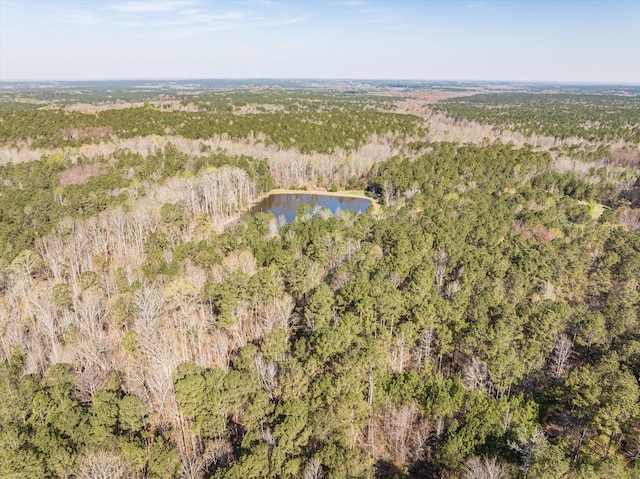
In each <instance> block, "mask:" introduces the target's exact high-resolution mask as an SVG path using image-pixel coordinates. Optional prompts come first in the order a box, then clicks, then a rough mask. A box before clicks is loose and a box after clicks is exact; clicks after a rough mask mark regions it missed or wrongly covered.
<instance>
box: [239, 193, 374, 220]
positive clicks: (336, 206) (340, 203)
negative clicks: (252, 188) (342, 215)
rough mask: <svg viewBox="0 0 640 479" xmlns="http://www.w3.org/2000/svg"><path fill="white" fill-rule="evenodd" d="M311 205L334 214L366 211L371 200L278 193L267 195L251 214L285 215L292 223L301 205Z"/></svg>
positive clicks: (312, 208) (252, 209)
mask: <svg viewBox="0 0 640 479" xmlns="http://www.w3.org/2000/svg"><path fill="white" fill-rule="evenodd" d="M303 204H306V205H309V206H311V210H312V211H313V210H315V207H316V206H317V207H318V208H321V207H323V208H327V209H328V210H329V211H331V213H332V214H334V215H335V214H336V212H337V211H338V210H342V211H344V210H349V211H356V212H360V213H364V212H365V211H366V210H367V208H368V207H369V206H371V200H368V199H366V198H356V197H350V196H333V195H315V194H312V193H276V194H273V195H269V196H267V197H266V198H265V199H264V200H262V201H261V202H260V203H258V204H257V205H255V206H254V207H253V208H251V209H250V210H249V214H252V215H254V214H256V213H258V212H263V213H269V212H271V213H273V214H274V216H275V217H276V218H281V216H284V218H285V220H286V222H287V223H291V222H292V221H293V220H294V219H295V217H296V210H297V209H298V207H299V206H300V205H303Z"/></svg>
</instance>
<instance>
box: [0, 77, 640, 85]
mask: <svg viewBox="0 0 640 479" xmlns="http://www.w3.org/2000/svg"><path fill="white" fill-rule="evenodd" d="M119 81H132V82H144V81H164V82H167V81H179V82H185V81H325V82H329V81H361V82H362V81H404V82H457V83H522V84H542V85H599V86H640V82H629V81H619V80H616V81H594V80H500V79H489V80H487V79H460V78H402V77H397V78H367V77H260V76H256V77H119V78H85V79H78V78H71V79H70V78H65V79H56V78H14V79H2V78H0V83H27V82H31V83H34V82H41V83H44V82H50V83H54V82H58V83H73V82H86V83H90V82H119Z"/></svg>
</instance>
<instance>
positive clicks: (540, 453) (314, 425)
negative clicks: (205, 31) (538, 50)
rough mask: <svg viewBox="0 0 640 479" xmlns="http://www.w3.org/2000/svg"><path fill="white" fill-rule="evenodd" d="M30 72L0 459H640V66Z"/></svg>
mask: <svg viewBox="0 0 640 479" xmlns="http://www.w3.org/2000/svg"><path fill="white" fill-rule="evenodd" d="M30 88H31V87H29V86H28V85H27V86H25V87H24V88H15V89H13V90H8V89H3V90H2V92H1V95H0V477H3V478H4V477H6V478H15V479H18V478H20V479H22V478H78V479H98V478H127V479H141V478H152V479H161V478H162V479H173V478H185V479H204V478H216V479H223V478H243V479H250V478H291V479H320V478H327V479H329V478H336V479H338V478H372V479H373V478H397V479H401V478H410V477H433V478H440V479H452V478H464V479H489V478H492V479H507V478H513V479H521V478H523V479H525V478H526V479H534V478H540V479H562V478H566V479H595V478H600V477H612V478H614V477H615V478H634V477H638V475H640V462H639V461H640V384H639V382H638V381H639V378H640V282H639V278H640V121H639V119H640V113H639V112H640V91H637V89H635V90H634V89H631V90H630V91H624V92H616V91H609V90H607V91H603V90H602V89H598V88H596V89H594V90H589V89H588V88H586V87H575V88H570V87H566V88H565V89H564V90H562V89H561V91H559V92H553V93H551V92H548V91H538V89H537V88H534V87H531V88H529V87H524V86H518V89H517V91H515V92H514V89H513V88H504V89H503V90H497V91H493V90H491V91H488V89H487V86H486V85H481V84H480V85H452V84H442V85H439V86H436V85H433V84H429V85H422V84H410V85H406V84H398V85H395V84H387V83H382V82H381V83H379V84H374V85H372V86H370V87H367V88H365V87H362V86H360V85H356V86H354V85H351V84H346V85H341V84H338V85H335V84H331V85H324V86H323V87H310V86H306V85H299V84H297V83H296V82H292V83H290V84H289V83H285V84H283V85H273V84H259V85H254V84H251V85H247V84H237V85H227V84H212V85H208V86H207V85H204V86H202V85H200V86H199V87H198V88H196V87H193V88H191V87H189V88H188V89H187V88H186V87H185V86H184V85H182V86H181V88H179V89H178V88H175V85H174V87H172V88H174V89H170V88H167V89H163V90H162V91H160V92H159V91H155V90H152V91H140V90H136V89H134V88H130V87H129V86H128V85H112V86H111V87H110V89H109V90H108V92H107V90H104V88H105V87H104V85H94V86H93V87H91V88H89V87H86V89H85V86H83V87H82V88H80V87H77V88H76V87H74V88H71V87H69V88H62V87H61V86H60V85H53V86H51V87H50V88H49V89H46V88H43V87H40V88H38V89H30ZM496 89H497V87H496ZM276 188H282V189H287V190H300V191H304V190H323V191H335V192H340V191H344V190H358V191H360V192H361V193H364V194H366V195H367V196H369V197H370V198H372V199H373V200H375V206H372V207H370V208H369V209H368V210H367V212H366V213H362V214H358V213H355V212H350V211H342V212H338V213H336V214H335V215H333V214H331V213H330V212H328V211H321V212H320V213H319V214H317V215H313V214H310V210H309V209H308V208H299V211H298V214H297V216H296V219H295V221H293V222H291V223H288V224H283V223H282V222H281V221H279V219H278V218H275V217H274V215H273V214H267V213H257V214H255V215H253V216H252V215H249V214H247V211H248V210H249V208H250V207H251V206H252V205H254V204H255V203H256V202H257V201H258V200H259V199H262V198H264V197H265V196H266V195H268V194H269V192H270V191H272V190H274V189H276Z"/></svg>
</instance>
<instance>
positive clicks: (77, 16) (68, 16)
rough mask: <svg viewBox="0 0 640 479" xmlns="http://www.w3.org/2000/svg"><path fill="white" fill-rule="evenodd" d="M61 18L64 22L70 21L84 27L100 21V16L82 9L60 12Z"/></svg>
mask: <svg viewBox="0 0 640 479" xmlns="http://www.w3.org/2000/svg"><path fill="white" fill-rule="evenodd" d="M60 20H61V21H62V22H63V23H70V24H73V25H78V26H82V27H87V26H90V25H95V24H96V23H99V21H100V20H99V17H98V15H96V14H95V13H93V12H88V11H82V10H77V11H76V10H67V11H63V12H61V13H60Z"/></svg>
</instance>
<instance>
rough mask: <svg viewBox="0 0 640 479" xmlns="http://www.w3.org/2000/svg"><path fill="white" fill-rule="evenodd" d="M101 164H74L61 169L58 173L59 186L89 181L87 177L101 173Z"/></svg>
mask: <svg viewBox="0 0 640 479" xmlns="http://www.w3.org/2000/svg"><path fill="white" fill-rule="evenodd" d="M103 166H104V165H101V164H100V163H93V164H91V165H79V166H74V167H73V168H69V169H68V170H64V171H61V172H60V173H58V178H59V179H60V186H68V185H83V184H85V183H86V182H87V181H89V178H92V177H94V176H98V175H100V174H102V173H103V171H104V170H103Z"/></svg>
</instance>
